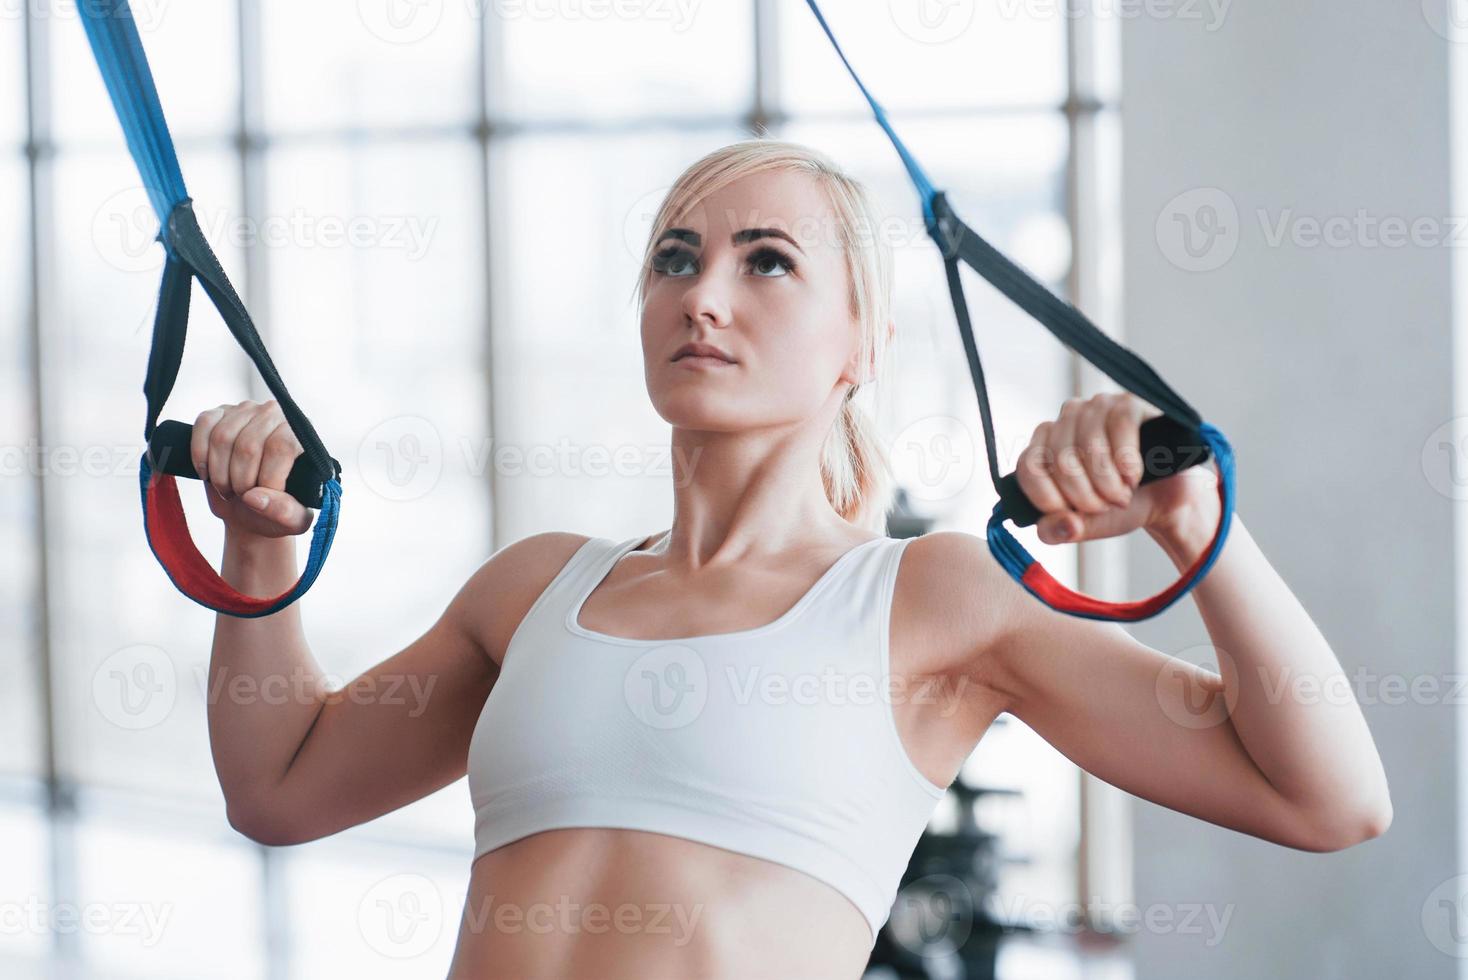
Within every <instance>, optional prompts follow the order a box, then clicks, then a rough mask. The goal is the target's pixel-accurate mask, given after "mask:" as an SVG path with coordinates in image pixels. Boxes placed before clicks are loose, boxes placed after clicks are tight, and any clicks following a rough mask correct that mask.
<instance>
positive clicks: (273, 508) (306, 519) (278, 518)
mask: <svg viewBox="0 0 1468 980" xmlns="http://www.w3.org/2000/svg"><path fill="white" fill-rule="evenodd" d="M243 499H244V501H245V506H247V507H249V508H250V509H251V510H253V511H254V512H255V513H257V514H260V515H262V516H264V517H268V518H270V519H271V520H272V521H274V522H275V523H277V524H279V525H280V526H282V527H287V528H294V529H298V530H299V529H302V528H304V527H305V526H308V525H309V524H310V523H311V520H310V518H311V515H310V512H309V511H307V510H306V508H305V507H303V506H301V502H300V501H298V500H297V499H296V498H295V497H292V496H291V495H290V494H288V493H285V492H284V491H281V490H272V489H270V488H269V487H255V488H253V489H251V490H249V491H247V492H246V493H245V495H244V497H243Z"/></svg>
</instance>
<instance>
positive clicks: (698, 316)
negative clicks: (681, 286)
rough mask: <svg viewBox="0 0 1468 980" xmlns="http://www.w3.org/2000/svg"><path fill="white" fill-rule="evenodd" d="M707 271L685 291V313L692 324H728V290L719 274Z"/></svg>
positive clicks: (712, 325)
mask: <svg viewBox="0 0 1468 980" xmlns="http://www.w3.org/2000/svg"><path fill="white" fill-rule="evenodd" d="M711 271H712V270H709V271H705V272H704V274H703V275H701V276H699V277H698V278H697V279H696V280H695V281H693V282H691V283H690V284H689V286H688V288H687V289H685V290H684V291H683V315H684V317H686V318H687V320H688V322H689V323H692V324H699V323H702V324H706V325H707V326H710V327H724V326H728V324H729V320H730V314H729V300H728V298H727V290H726V288H725V286H724V285H723V284H722V283H721V282H720V281H719V277H718V276H717V275H711V274H710V272H711Z"/></svg>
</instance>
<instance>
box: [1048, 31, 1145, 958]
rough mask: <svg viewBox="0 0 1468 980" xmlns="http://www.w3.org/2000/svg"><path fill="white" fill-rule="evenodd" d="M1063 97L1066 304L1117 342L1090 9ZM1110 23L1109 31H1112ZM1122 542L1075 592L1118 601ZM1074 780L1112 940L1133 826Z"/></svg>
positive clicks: (1080, 373)
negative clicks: (1104, 270)
mask: <svg viewBox="0 0 1468 980" xmlns="http://www.w3.org/2000/svg"><path fill="white" fill-rule="evenodd" d="M1065 24H1066V28H1065V29H1066V61H1067V73H1066V74H1067V93H1066V101H1065V117H1066V129H1067V133H1068V135H1069V150H1068V154H1067V166H1066V217H1067V220H1068V224H1069V226H1070V232H1071V263H1070V270H1069V273H1068V276H1067V288H1068V291H1069V293H1070V300H1071V302H1072V303H1074V304H1075V306H1076V307H1077V308H1079V309H1082V310H1085V311H1088V313H1089V315H1090V317H1091V319H1092V320H1093V321H1094V322H1095V323H1096V325H1097V326H1098V327H1100V328H1101V329H1102V330H1103V331H1104V332H1105V333H1106V334H1107V335H1108V336H1111V337H1114V338H1116V339H1118V340H1120V339H1121V327H1120V324H1119V323H1118V322H1117V321H1118V318H1117V316H1116V309H1115V301H1116V299H1117V297H1115V296H1113V295H1110V294H1109V292H1108V286H1107V284H1106V283H1105V282H1103V281H1102V280H1101V278H1100V276H1099V267H1100V254H1101V239H1102V237H1103V236H1104V235H1107V234H1108V229H1106V228H1105V227H1103V218H1102V215H1101V208H1100V201H1101V198H1102V191H1101V189H1100V186H1099V181H1100V179H1101V172H1102V169H1101V165H1100V162H1101V161H1100V156H1099V154H1100V152H1101V150H1100V147H1099V146H1098V142H1097V133H1096V129H1097V125H1098V119H1099V116H1100V113H1101V112H1102V110H1104V109H1105V108H1107V106H1105V105H1104V104H1103V102H1102V101H1101V100H1100V99H1099V98H1098V92H1097V64H1096V59H1097V58H1098V57H1100V50H1101V49H1100V46H1099V45H1098V44H1097V43H1096V31H1097V30H1098V29H1099V24H1098V21H1097V19H1096V13H1095V11H1094V9H1091V8H1086V9H1085V10H1083V11H1082V12H1080V14H1079V15H1078V16H1076V17H1067V18H1065ZM1114 26H1115V25H1114V24H1113V25H1112V27H1113V29H1114ZM1070 366H1071V391H1072V394H1074V395H1075V396H1077V397H1086V396H1088V395H1090V394H1092V393H1094V392H1097V391H1107V390H1112V388H1113V387H1114V386H1112V385H1110V383H1109V379H1108V378H1106V377H1105V375H1104V374H1102V373H1101V372H1100V371H1098V370H1096V369H1095V368H1094V367H1092V366H1091V365H1089V364H1088V363H1086V362H1085V361H1084V360H1083V359H1082V358H1080V357H1079V356H1077V355H1075V354H1072V356H1071V360H1070ZM1125 548H1126V542H1125V541H1124V540H1122V539H1117V538H1108V539H1105V540H1100V541H1088V542H1083V543H1081V544H1080V545H1078V546H1077V568H1076V573H1077V574H1076V579H1077V588H1079V589H1080V590H1081V591H1082V592H1086V593H1090V594H1123V593H1124V592H1125V590H1126V553H1125ZM1078 778H1079V781H1080V843H1079V850H1078V854H1077V875H1076V896H1075V897H1076V899H1077V900H1078V901H1079V902H1080V903H1081V907H1082V908H1084V909H1086V913H1085V915H1086V926H1087V928H1088V930H1090V931H1091V932H1092V933H1105V934H1109V935H1114V934H1115V927H1116V924H1115V923H1114V922H1113V921H1111V918H1112V916H1111V915H1109V914H1107V913H1106V912H1104V911H1102V910H1105V909H1116V908H1122V907H1125V906H1126V905H1127V903H1129V902H1130V901H1131V898H1132V895H1131V891H1132V889H1131V853H1132V851H1131V849H1132V837H1131V826H1130V822H1129V820H1128V817H1127V814H1128V803H1127V800H1126V798H1125V795H1124V794H1122V793H1121V792H1120V791H1119V790H1117V789H1116V788H1115V787H1113V786H1109V785H1107V784H1106V783H1104V782H1103V781H1101V780H1098V779H1096V778H1095V777H1094V776H1091V775H1090V774H1088V773H1086V772H1085V771H1084V770H1079V771H1078Z"/></svg>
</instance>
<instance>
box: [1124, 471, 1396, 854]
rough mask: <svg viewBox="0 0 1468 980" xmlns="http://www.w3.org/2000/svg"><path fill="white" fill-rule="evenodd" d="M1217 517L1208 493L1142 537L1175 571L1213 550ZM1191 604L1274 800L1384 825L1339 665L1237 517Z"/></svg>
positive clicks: (1378, 779)
mask: <svg viewBox="0 0 1468 980" xmlns="http://www.w3.org/2000/svg"><path fill="white" fill-rule="evenodd" d="M1218 508H1219V503H1218V499H1217V496H1216V492H1215V493H1214V495H1213V496H1212V497H1211V499H1208V500H1204V501H1202V502H1200V504H1199V505H1198V506H1197V507H1195V508H1193V509H1191V510H1190V511H1188V512H1187V513H1186V514H1184V515H1182V516H1180V517H1179V518H1178V519H1177V520H1175V521H1174V522H1171V524H1170V526H1169V527H1167V528H1163V529H1149V534H1151V535H1152V537H1153V539H1154V540H1155V541H1157V543H1158V544H1159V545H1160V546H1161V547H1162V548H1163V550H1164V551H1166V552H1167V554H1168V557H1169V558H1170V559H1171V560H1172V562H1173V564H1174V565H1175V566H1176V567H1177V568H1178V569H1179V570H1180V571H1181V570H1183V569H1186V568H1188V567H1190V566H1191V565H1192V564H1193V562H1194V561H1195V560H1196V559H1197V557H1198V556H1199V555H1201V554H1202V553H1203V552H1204V551H1205V550H1206V549H1207V547H1208V545H1209V543H1210V542H1211V541H1212V538H1213V533H1214V531H1215V530H1216V528H1217V526H1218V515H1219V509H1218ZM1192 595H1193V597H1194V600H1195V602H1196V603H1197V606H1198V609H1199V611H1200V613H1201V614H1202V617H1203V622H1204V624H1205V626H1206V627H1207V629H1208V634H1209V637H1210V639H1211V640H1212V643H1213V646H1214V648H1215V650H1216V652H1217V658H1218V666H1219V671H1220V674H1221V676H1222V679H1223V684H1224V697H1225V704H1226V705H1227V706H1228V717H1229V723H1230V724H1232V726H1233V728H1234V730H1235V732H1236V733H1237V734H1238V738H1239V741H1240V742H1241V743H1242V744H1243V746H1244V749H1245V751H1247V752H1248V754H1249V756H1250V757H1251V758H1252V759H1253V760H1254V763H1255V765H1256V766H1257V767H1258V768H1259V770H1260V772H1262V773H1263V774H1264V776H1265V777H1266V778H1267V779H1268V780H1269V782H1270V783H1271V784H1272V785H1273V786H1274V788H1275V789H1276V790H1277V791H1278V792H1279V794H1280V795H1281V796H1282V797H1283V798H1285V799H1286V800H1288V801H1290V802H1291V803H1293V804H1295V805H1297V806H1298V807H1299V808H1300V809H1301V812H1302V813H1305V814H1309V815H1311V816H1312V817H1313V818H1314V819H1318V820H1319V821H1320V822H1321V824H1322V825H1329V824H1330V823H1331V822H1335V821H1339V822H1340V824H1339V825H1340V826H1345V827H1351V826H1362V825H1367V826H1369V825H1373V824H1379V823H1381V822H1382V821H1384V820H1389V819H1390V810H1391V804H1390V797H1389V794H1388V791H1387V783H1386V774H1385V772H1384V771H1383V769H1382V764H1381V759H1380V757H1379V756H1378V754H1377V751H1376V745H1375V743H1374V742H1373V740H1372V738H1371V732H1370V730H1369V729H1368V728H1367V726H1366V720H1365V718H1364V717H1363V716H1362V714H1361V708H1360V705H1359V704H1357V702H1356V698H1355V695H1354V692H1353V691H1352V689H1351V685H1350V683H1349V681H1348V679H1347V678H1346V676H1345V674H1344V672H1343V671H1342V669H1341V665H1340V662H1339V661H1338V660H1337V658H1336V655H1335V653H1334V651H1332V650H1331V648H1330V645H1329V644H1328V643H1327V642H1326V640H1325V638H1324V636H1322V635H1321V633H1320V630H1319V629H1318V628H1317V627H1316V625H1315V623H1314V622H1313V621H1312V620H1311V618H1310V616H1309V614H1308V613H1307V612H1306V611H1305V609H1304V607H1303V606H1302V605H1301V604H1300V602H1299V600H1298V599H1297V598H1296V597H1295V595H1294V594H1293V593H1292V592H1291V591H1290V589H1289V588H1288V586H1286V585H1285V583H1284V581H1283V580H1282V579H1281V578H1280V577H1279V575H1278V573H1276V572H1275V570H1274V568H1273V566H1271V565H1270V564H1269V562H1268V560H1267V559H1266V558H1265V557H1264V555H1263V553H1262V552H1261V551H1260V550H1259V547H1258V545H1257V544H1256V543H1255V541H1254V539H1253V537H1252V536H1251V535H1250V534H1249V532H1248V530H1247V529H1246V528H1245V527H1244V525H1243V521H1241V520H1240V519H1239V517H1238V515H1237V514H1235V515H1234V518H1233V521H1232V524H1231V526H1230V529H1229V535H1228V540H1227V542H1226V543H1225V544H1224V548H1223V551H1222V552H1221V553H1220V554H1219V556H1218V559H1217V561H1215V562H1214V564H1213V567H1212V568H1211V569H1210V570H1209V572H1208V574H1207V575H1205V576H1204V578H1203V580H1202V581H1201V582H1200V583H1198V585H1197V587H1196V588H1194V589H1193V592H1192ZM1350 832H1351V831H1349V830H1348V831H1347V833H1350Z"/></svg>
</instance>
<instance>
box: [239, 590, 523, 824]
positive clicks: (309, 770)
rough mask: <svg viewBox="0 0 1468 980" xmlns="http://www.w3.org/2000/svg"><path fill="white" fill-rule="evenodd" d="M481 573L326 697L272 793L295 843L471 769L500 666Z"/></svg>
mask: <svg viewBox="0 0 1468 980" xmlns="http://www.w3.org/2000/svg"><path fill="white" fill-rule="evenodd" d="M480 585H482V575H481V573H480V572H476V573H475V576H474V577H471V579H470V580H469V582H468V583H467V584H466V585H465V586H464V588H463V589H461V590H460V592H459V593H458V595H456V596H455V597H454V599H453V601H452V602H450V603H449V605H448V607H447V608H446V609H445V610H444V611H443V613H442V614H441V615H440V616H439V618H438V620H437V621H436V622H435V623H434V624H433V625H432V626H431V627H429V628H428V630H426V631H425V632H424V633H423V634H422V635H421V636H419V637H418V638H417V639H416V640H414V641H413V642H412V643H410V644H408V646H406V647H405V648H403V649H402V650H400V651H399V652H397V653H395V654H393V655H392V656H390V657H388V658H387V659H386V660H383V661H382V662H381V663H378V664H377V665H375V666H373V667H371V668H369V669H368V670H366V671H364V672H363V673H361V674H359V675H358V676H357V677H354V678H353V679H352V680H351V681H349V682H348V683H347V684H346V685H344V686H343V687H342V688H341V689H340V690H337V691H334V692H332V693H331V694H322V695H318V696H317V700H318V701H320V702H321V707H320V709H319V710H318V712H317V715H316V719H315V721H314V722H313V723H312V726H311V728H310V730H309V731H308V732H307V733H306V736H305V738H304V739H303V740H302V742H301V745H300V747H299V748H298V749H297V751H296V756H295V758H294V759H293V760H292V762H291V764H290V766H289V767H288V768H287V769H286V773H285V775H284V776H283V777H282V779H281V782H280V784H279V786H278V787H277V788H276V790H275V791H274V793H273V794H272V797H271V800H270V801H269V802H270V805H271V807H272V810H273V811H274V812H273V813H272V815H271V816H270V817H269V820H268V822H269V823H270V824H271V825H273V826H275V827H277V828H278V830H277V833H278V834H279V835H280V836H282V837H283V838H284V839H286V840H289V841H290V842H292V843H300V842H302V841H308V840H316V839H317V838H320V837H324V836H327V835H328V834H333V833H336V832H338V831H340V830H344V829H346V828H348V827H354V826H356V825H358V824H361V823H365V822H366V821H368V820H371V819H373V818H375V817H379V816H381V815H383V814H385V813H390V812H391V811H393V810H396V809H398V808H400V807H402V806H405V805H407V804H408V803H411V802H413V801H415V800H418V799H421V798H422V797H424V796H427V795H428V794H430V793H432V792H434V791H436V790H438V789H441V788H442V787H444V786H447V785H448V784H449V783H451V782H453V781H454V780H455V779H458V778H459V777H460V776H462V775H463V774H464V772H465V769H466V766H467V758H468V747H469V738H470V735H471V734H472V732H473V728H474V725H475V723H476V721H477V720H478V715H479V712H480V710H481V708H482V706H483V704H484V701H485V698H487V697H488V696H489V692H490V690H491V689H492V688H493V686H494V681H495V679H496V677H497V676H498V669H497V668H496V667H495V665H494V663H493V661H492V660H490V658H489V657H488V656H487V655H486V651H485V650H484V648H483V647H482V645H481V644H480V642H479V641H478V640H477V638H476V637H475V635H474V631H473V630H472V629H471V628H470V620H469V615H468V614H469V608H468V606H469V604H470V602H471V601H473V600H474V597H476V596H478V595H480V594H482V589H481V588H479V586H480Z"/></svg>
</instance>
